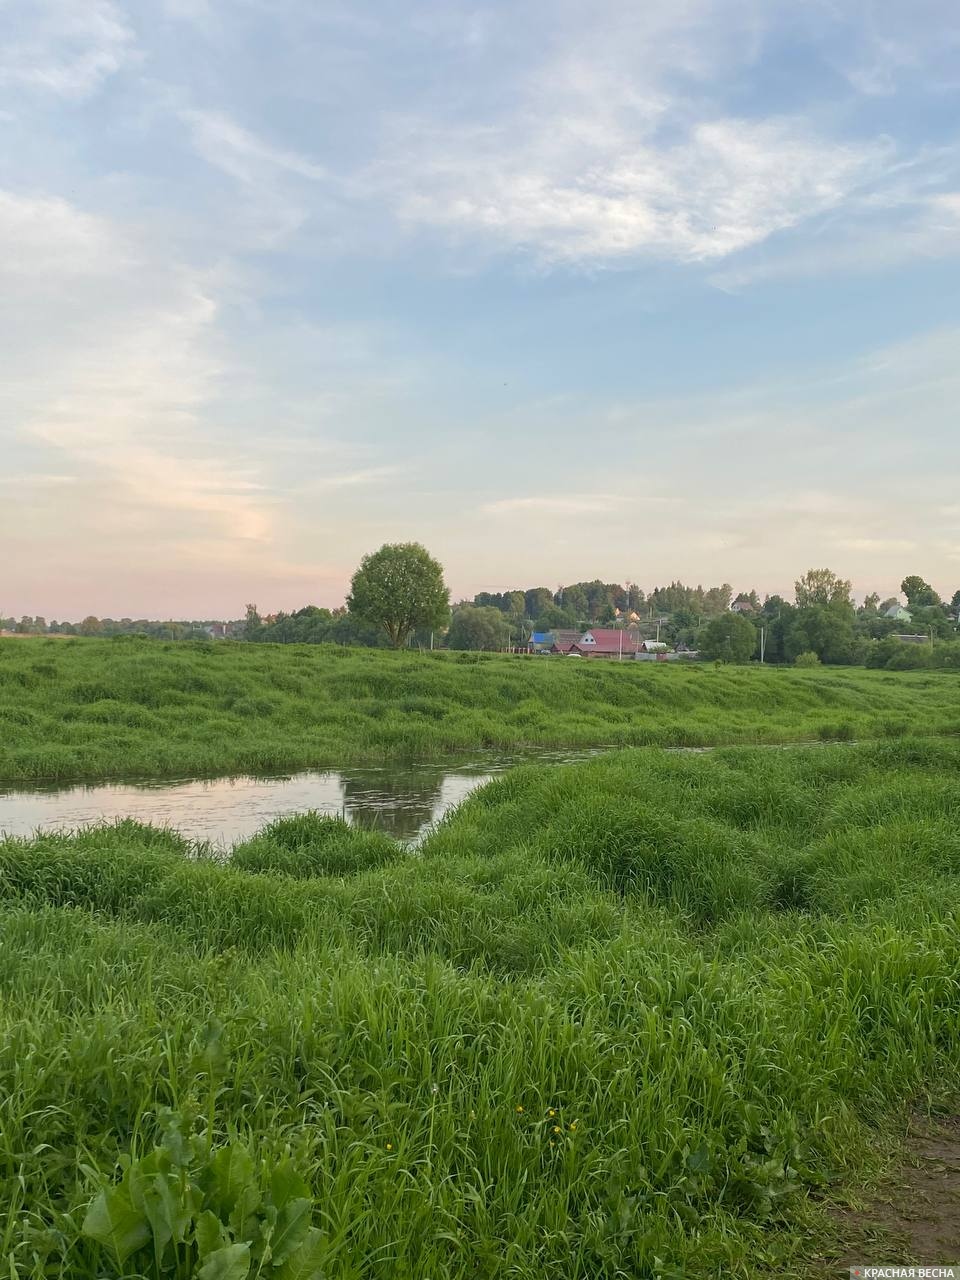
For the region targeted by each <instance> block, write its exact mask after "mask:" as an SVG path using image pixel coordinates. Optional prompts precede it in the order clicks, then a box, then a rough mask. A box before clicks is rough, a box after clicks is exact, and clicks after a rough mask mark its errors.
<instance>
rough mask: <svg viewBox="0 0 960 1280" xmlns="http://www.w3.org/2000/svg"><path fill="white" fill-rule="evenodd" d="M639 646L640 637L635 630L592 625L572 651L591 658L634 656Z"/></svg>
mask: <svg viewBox="0 0 960 1280" xmlns="http://www.w3.org/2000/svg"><path fill="white" fill-rule="evenodd" d="M639 646H640V639H639V636H638V635H637V633H636V632H635V631H626V630H624V629H621V628H619V627H592V628H591V629H590V630H589V631H585V632H584V633H583V635H582V636H581V637H580V639H579V640H578V641H577V643H576V644H575V645H574V646H573V648H572V652H574V653H581V654H583V656H584V657H590V658H620V657H625V658H632V657H633V655H634V654H635V653H636V652H637V649H638V648H639Z"/></svg>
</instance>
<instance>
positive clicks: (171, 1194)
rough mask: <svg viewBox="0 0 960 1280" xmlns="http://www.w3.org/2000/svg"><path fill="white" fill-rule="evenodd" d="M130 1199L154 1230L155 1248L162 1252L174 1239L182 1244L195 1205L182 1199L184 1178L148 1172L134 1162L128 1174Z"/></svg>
mask: <svg viewBox="0 0 960 1280" xmlns="http://www.w3.org/2000/svg"><path fill="white" fill-rule="evenodd" d="M128 1177H129V1179H130V1198H131V1201H132V1202H133V1204H134V1205H135V1206H136V1208H138V1209H139V1210H140V1211H141V1212H142V1213H143V1214H145V1216H146V1217H147V1219H148V1221H149V1223H150V1226H151V1228H152V1230H153V1238H154V1248H155V1249H156V1250H157V1251H158V1252H159V1251H160V1250H162V1249H164V1248H165V1247H166V1246H167V1244H169V1242H170V1241H171V1240H172V1241H174V1242H175V1243H176V1244H182V1243H183V1241H184V1240H185V1239H186V1237H187V1230H188V1228H189V1226H190V1218H191V1211H190V1210H191V1206H190V1204H189V1203H183V1202H182V1200H181V1186H180V1180H179V1179H178V1178H176V1177H174V1176H172V1175H169V1174H164V1173H155V1174H148V1175H146V1176H145V1175H144V1173H143V1171H142V1166H139V1167H138V1166H137V1165H134V1166H133V1168H132V1169H131V1170H130V1173H129V1175H128Z"/></svg>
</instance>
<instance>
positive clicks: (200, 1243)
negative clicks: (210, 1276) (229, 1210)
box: [194, 1209, 229, 1262]
mask: <svg viewBox="0 0 960 1280" xmlns="http://www.w3.org/2000/svg"><path fill="white" fill-rule="evenodd" d="M194 1239H195V1240H196V1242H197V1251H198V1253H199V1254H200V1261H201V1262H202V1261H203V1260H204V1259H205V1258H206V1257H207V1255H208V1254H211V1253H214V1252H215V1251H216V1250H217V1249H220V1248H222V1247H223V1245H225V1244H228V1243H229V1241H228V1239H227V1233H226V1231H224V1229H223V1225H222V1223H221V1222H220V1219H219V1218H218V1217H217V1215H216V1214H215V1213H211V1212H210V1210H209V1209H206V1210H204V1212H203V1213H201V1214H200V1216H199V1217H198V1218H197V1224H196V1227H195V1228H194Z"/></svg>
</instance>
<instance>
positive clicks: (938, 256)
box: [0, 0, 960, 617]
mask: <svg viewBox="0 0 960 1280" xmlns="http://www.w3.org/2000/svg"><path fill="white" fill-rule="evenodd" d="M0 23H2V24H3V26H4V29H5V32H6V33H7V34H8V35H9V37H10V38H8V39H6V40H0V149H2V154H3V160H4V164H3V176H2V178H0V236H2V238H3V243H4V246H5V253H4V254H3V256H2V260H0V315H2V318H3V335H4V340H3V342H2V343H0V380H2V382H0V385H2V387H3V396H2V400H0V451H2V454H0V456H2V458H3V467H2V471H0V545H2V547H3V553H4V554H3V561H4V563H3V568H2V570H0V608H2V609H3V610H4V612H6V613H16V614H18V615H20V614H24V613H27V614H31V615H35V614H37V613H41V614H44V615H45V616H46V615H48V614H55V615H57V616H61V615H66V616H68V617H72V616H75V615H78V614H80V615H81V616H82V615H83V614H86V613H94V614H96V615H97V616H102V615H110V616H116V614H117V611H118V610H121V609H122V611H123V613H124V615H125V616H132V615H133V614H140V615H141V616H146V614H147V613H150V614H154V615H156V616H160V617H162V616H167V617H170V616H172V615H178V616H187V617H188V616H190V615H197V614H198V613H200V612H206V611H208V610H209V611H212V612H214V613H216V614H219V615H221V616H231V615H232V614H233V613H234V612H235V610H236V608H237V607H238V602H239V607H240V608H242V606H243V603H245V602H246V601H250V600H253V601H257V602H258V603H259V604H261V605H262V607H263V608H264V609H265V610H268V611H270V612H273V611H275V610H277V609H283V610H285V611H290V610H292V609H295V608H297V607H299V606H300V605H302V604H303V603H304V602H307V601H316V602H318V603H319V604H321V605H323V606H325V607H334V606H335V604H339V603H340V602H341V601H342V599H343V596H344V594H345V591H346V585H347V583H348V581H349V578H350V575H351V573H352V572H353V570H354V569H355V567H356V565H357V564H358V563H359V561H360V558H361V556H362V555H363V554H364V553H365V552H369V551H372V550H374V549H375V548H376V547H378V546H379V545H380V544H381V543H383V542H387V541H397V540H404V541H405V540H416V541H420V542H423V543H424V544H425V545H426V546H427V547H428V548H429V549H430V550H431V552H432V553H433V554H434V555H436V556H437V557H438V558H439V559H440V560H441V562H442V563H443V564H444V566H445V568H446V571H447V575H448V580H449V582H450V583H451V585H452V588H453V592H454V594H455V595H463V596H467V597H469V596H472V595H473V594H475V593H476V592H477V591H479V590H484V589H504V588H509V587H510V586H511V584H512V583H516V582H531V583H533V582H537V581H542V582H543V583H544V585H548V586H551V587H552V586H554V585H555V584H556V583H557V582H559V580H560V578H561V577H569V578H571V579H572V580H576V579H578V578H587V577H589V576H591V574H592V572H593V567H594V566H595V565H597V564H606V565H608V566H610V567H609V569H608V572H609V573H610V575H611V577H613V578H616V577H619V576H621V575H624V576H626V575H629V576H631V577H639V576H643V572H644V571H643V570H642V569H641V571H640V573H638V572H637V570H636V569H635V568H630V566H631V565H635V564H636V563H638V562H639V563H640V564H641V565H645V566H648V567H649V566H657V567H658V568H657V572H658V574H661V573H662V575H663V577H664V579H665V580H670V579H672V578H679V579H681V580H683V581H687V582H689V581H703V582H710V581H712V582H715V583H716V582H720V581H723V580H727V579H732V580H733V586H734V589H735V590H739V589H740V586H741V584H746V586H745V589H749V588H750V586H753V587H755V588H756V589H757V590H758V591H759V592H761V593H765V592H776V591H779V593H780V594H783V593H784V592H785V591H786V590H787V589H788V588H789V584H790V583H792V581H793V578H794V577H796V576H799V574H800V573H802V572H804V571H805V570H806V569H807V568H808V567H809V566H810V565H830V566H832V567H833V568H835V569H836V570H837V572H839V573H841V574H842V575H843V576H844V577H848V578H851V579H852V580H853V581H854V583H855V584H856V585H857V588H858V591H861V592H863V593H869V592H871V591H874V590H876V591H878V592H879V593H880V594H881V595H885V594H889V593H890V592H891V591H892V590H893V587H894V586H895V585H896V583H898V582H899V581H900V580H901V578H902V577H903V576H904V574H907V573H914V572H916V573H921V574H923V575H924V576H925V577H926V578H928V579H930V580H933V581H935V582H936V583H938V584H941V585H940V586H938V589H942V591H943V593H944V594H947V595H951V594H952V593H953V591H954V590H955V589H956V586H958V585H960V496H958V493H957V479H956V478H957V476H958V475H960V431H957V429H956V405H957V404H958V403H960V307H958V299H960V124H958V121H960V72H958V67H960V8H958V6H957V5H956V4H955V3H954V2H953V0H919V3H918V4H916V5H914V6H911V7H910V8H909V9H907V8H906V7H905V6H903V5H898V4H896V3H894V0H871V3H869V4H867V5H858V6H853V5H850V6H842V5H841V6H836V5H833V6H830V5H823V4H819V3H815V4H811V5H805V6H796V5H795V4H788V3H786V0H763V2H762V3H761V0H724V3H721V2H720V0H686V2H685V3H683V4H675V3H669V2H668V0H652V2H651V3H649V4H647V5H644V6H637V5H635V4H633V3H630V0H600V3H599V6H593V7H592V8H590V9H589V11H588V10H587V9H585V8H584V6H582V5H580V4H576V3H573V2H572V0H549V2H548V0H530V3H529V4H527V5H524V6H515V5H510V4H507V3H506V0H490V3H488V4H486V5H483V6H478V5H477V4H476V3H475V0H410V3H409V4H407V5H404V6H399V7H398V6H389V5H387V6H384V5H382V4H377V3H375V2H374V0H351V3H349V4H346V3H344V2H342V0H331V3H328V4H324V5H319V6H318V5H315V4H311V3H309V0H282V3H281V4H279V5H277V6H274V7H265V6H264V5H262V4H240V5H237V4H231V3H229V2H228V0H158V2H157V4H155V5H149V6H139V7H137V6H129V5H124V4H122V3H121V0H90V3H89V4H87V5H77V4H76V3H74V0H8V3H7V4H6V5H4V6H2V18H0ZM785 565H793V566H794V567H795V568H794V570H793V571H792V572H791V573H790V574H787V573H786V572H785V571H784V568H783V566H785ZM951 580H953V581H952V582H951ZM785 582H786V586H785Z"/></svg>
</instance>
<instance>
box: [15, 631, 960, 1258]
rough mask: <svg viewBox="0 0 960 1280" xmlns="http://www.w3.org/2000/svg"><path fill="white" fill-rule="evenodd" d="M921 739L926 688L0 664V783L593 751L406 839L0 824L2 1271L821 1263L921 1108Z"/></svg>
mask: <svg viewBox="0 0 960 1280" xmlns="http://www.w3.org/2000/svg"><path fill="white" fill-rule="evenodd" d="M958 729H960V682H958V681H957V680H956V677H955V676H953V675H952V674H950V673H946V672H945V673H933V672H931V673H896V674H894V673H887V672H872V671H862V670H856V671H853V670H830V669H827V670H812V671H796V670H762V669H756V668H754V669H743V670H737V669H730V668H715V667H713V666H700V667H690V668H678V667H674V666H671V667H669V668H666V667H664V666H661V665H656V664H652V663H651V664H647V665H641V664H637V665H631V666H627V665H626V664H623V665H622V666H621V665H619V664H610V665H606V664H603V663H599V662H596V663H594V662H590V661H586V660H581V661H579V662H578V661H576V660H573V661H569V660H548V659H517V658H499V657H497V658H489V659H487V658H481V659H479V660H477V659H475V658H471V659H470V660H469V661H464V660H462V659H461V658H459V657H458V656H457V655H454V654H438V655H432V656H431V655H429V654H407V653H400V654H392V653H384V652H375V651H363V650H346V649H342V650H341V649H333V648H330V649H325V648H319V647H303V648H299V647H293V646H291V647H279V646H278V647H273V646H270V647H268V646H263V647H260V646H255V645H230V644H224V645H212V644H211V645H205V644H197V645H193V644H169V645H167V644H163V643H155V642H154V643H151V642H139V641H122V642H115V641H105V642H102V641H87V640H77V641H55V640H50V641H45V640H29V641H10V642H7V643H2V642H0V730H2V737H0V777H2V778H3V779H5V780H6V781H7V782H8V783H11V782H12V783H14V784H15V783H16V782H17V781H24V780H43V781H51V780H56V779H58V778H74V777H76V778H84V777H85V778H91V779H93V778H97V777H108V776H122V775H140V776H158V777H159V776H163V775H171V774H180V775H183V774H185V773H224V772H230V771H239V770H257V769H261V770H269V769H278V770H279V769H293V768H296V767H298V766H309V765H322V764H327V763H330V764H343V763H348V762H351V761H356V762H362V761H386V760H392V759H394V758H398V759H405V760H427V759H444V758H450V757H452V756H454V755H455V754H457V753H469V752H476V751H479V750H483V749H511V750H522V748H524V747H536V746H557V747H564V746H583V747H586V746H597V745H612V746H622V747H625V748H626V749H623V750H612V751H610V752H608V753H604V754H602V755H599V756H596V757H595V758H593V759H590V760H588V761H586V762H583V763H578V764H570V765H563V766H557V765H554V766H544V765H539V764H527V765H523V766H521V767H519V768H516V769H513V770H511V771H510V772H507V773H505V774H502V775H501V776H500V777H498V778H497V779H496V780H495V781H493V782H491V783H489V784H487V785H486V786H484V787H482V788H481V789H480V790H479V791H477V792H476V793H474V794H473V795H472V796H471V797H470V798H469V799H468V800H467V801H466V802H465V803H464V804H462V805H461V806H460V808H459V809H457V810H455V811H454V812H452V813H451V814H449V815H448V816H447V817H446V818H445V819H444V820H443V821H442V822H441V823H440V824H439V825H438V826H436V827H435V828H434V829H433V830H432V831H431V832H430V833H429V834H428V835H427V837H426V838H425V839H424V840H423V842H422V843H421V844H420V845H419V846H418V847H417V848H415V849H410V848H408V847H407V846H404V845H401V844H399V843H397V842H395V841H393V840H392V839H390V838H389V837H388V836H387V835H385V834H384V833H383V832H381V831H376V830H365V829H359V828H355V827H350V826H348V825H346V824H345V823H343V822H342V821H339V820H334V819H330V818H323V817H320V816H318V815H316V814H311V813H304V814H299V815H295V816H293V817H288V818H283V819H280V820H278V821H276V822H274V823H272V824H271V825H269V826H267V827H265V828H264V829H263V830H261V831H260V832H258V833H257V834H256V835H255V836H254V837H253V838H251V839H249V840H247V841H245V842H244V843H242V844H239V845H237V846H235V847H234V848H233V849H232V850H231V851H230V852H229V855H225V854H223V853H215V852H214V851H212V850H211V849H208V848H206V847H201V846H193V845H191V844H190V843H188V842H187V841H186V840H184V839H183V838H182V837H181V836H180V835H179V834H178V833H177V832H175V831H171V830H161V829H156V828H151V827H149V826H142V825H139V824H136V823H132V822H121V823H117V824H107V825H103V826H100V827H96V828H92V829H87V830H83V831H80V832H76V833H72V834H71V833H63V834H58V835H53V834H47V835H38V836H35V837H34V838H31V839H25V840H15V839H6V840H0V1206H2V1207H0V1259H2V1260H3V1267H4V1271H3V1274H4V1275H8V1276H9V1277H10V1278H11V1280H27V1278H28V1277H29V1278H30V1280H40V1278H41V1277H44V1278H46V1277H63V1278H64V1280H68V1278H69V1280H73V1278H78V1280H94V1278H95V1277H121V1276H122V1277H149V1278H150V1280H159V1278H166V1277H175V1278H177V1280H186V1278H188V1277H194V1276H196V1277H198V1278H199V1280H245V1278H246V1277H270V1278H271V1280H308V1278H313V1280H393V1278H394V1277H401V1278H407V1280H441V1278H443V1280H461V1278H462V1280H467V1278H468V1277H481V1278H483V1280H501V1278H502V1277H514V1278H516V1280H535V1278H536V1280H542V1278H547V1280H595V1278H596V1280H621V1278H624V1280H625V1278H627V1277H629V1278H631V1280H632V1278H640V1280H679V1278H680V1277H689V1278H697V1280H699V1278H701V1277H708V1278H710V1277H716V1280H721V1277H742V1278H744V1280H746V1278H751V1277H757V1278H759V1277H771V1278H772V1277H773V1276H788V1277H797V1278H798V1280H799V1278H804V1280H805V1278H806V1277H809V1276H811V1275H818V1276H822V1274H823V1272H822V1270H820V1271H817V1270H814V1271H811V1265H812V1259H813V1257H814V1256H815V1255H829V1254H830V1253H831V1251H832V1250H835V1249H839V1248H840V1247H841V1242H839V1241H838V1230H839V1229H838V1227H837V1225H836V1221H835V1219H834V1218H833V1217H831V1214H830V1212H829V1207H830V1206H831V1205H832V1204H834V1203H836V1202H839V1201H842V1200H843V1199H844V1197H846V1196H848V1195H850V1194H851V1192H855V1191H856V1189H857V1188H860V1187H862V1186H863V1185H865V1184H867V1183H869V1181H870V1179H872V1178H874V1177H876V1176H877V1175H878V1173H879V1172H880V1170H881V1169H882V1167H883V1161H884V1158H885V1156H886V1154H888V1153H889V1152H890V1151H891V1150H892V1146H893V1143H894V1136H895V1133H896V1131H897V1124H898V1121H899V1119H901V1118H902V1116H903V1114H904V1113H905V1111H906V1110H907V1109H910V1108H917V1107H919V1108H921V1109H923V1108H937V1107H940V1106H951V1107H953V1108H954V1109H955V1107H956V1098H957V1096H958V1094H960V823H958V817H960V741H956V742H955V741H953V740H952V739H951V737H950V736H949V735H950V734H954V733H956V732H957V730H958ZM854 739H857V740H858V741H854ZM798 741H813V742H814V743H815V744H816V745H813V746H810V747H808V748H805V749H803V750H771V749H769V745H767V746H762V745H760V744H771V743H777V742H783V743H785V744H790V743H795V742H798ZM750 743H755V744H758V745H756V746H753V747H751V746H750V745H747V744H750ZM711 744H734V745H720V746H719V747H718V749H717V750H715V751H712V752H707V753H696V752H691V753H677V752H665V751H663V750H660V749H659V747H661V746H701V745H711ZM882 1243H883V1242H882V1241H881V1242H878V1256H880V1255H883V1254H884V1249H883V1247H882ZM887 1256H889V1255H887Z"/></svg>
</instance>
